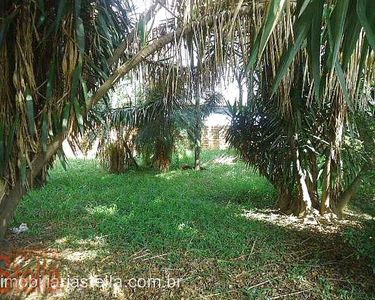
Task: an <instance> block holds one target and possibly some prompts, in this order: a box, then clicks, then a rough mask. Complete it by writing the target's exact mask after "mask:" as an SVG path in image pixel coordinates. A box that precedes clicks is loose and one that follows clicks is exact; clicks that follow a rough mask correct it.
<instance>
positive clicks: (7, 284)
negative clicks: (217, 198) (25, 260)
mask: <svg viewBox="0 0 375 300" xmlns="http://www.w3.org/2000/svg"><path fill="white" fill-rule="evenodd" d="M0 260H1V261H2V265H1V267H0V294H10V293H14V294H19V293H27V294H29V293H40V294H59V293H64V292H68V291H70V290H77V289H82V290H84V289H101V290H103V291H107V292H112V293H117V292H120V291H122V290H124V289H177V288H179V287H181V283H182V279H181V278H174V277H170V276H169V275H166V276H163V277H148V278H143V277H138V278H122V277H120V276H117V275H112V274H89V275H88V276H70V275H66V276H62V275H61V274H60V271H59V270H58V269H49V268H48V267H47V265H46V263H45V262H39V261H38V262H36V263H35V264H34V265H33V267H32V268H28V267H20V265H19V264H16V263H13V262H12V259H11V258H10V257H8V256H7V255H4V254H2V255H0ZM64 273H65V272H64Z"/></svg>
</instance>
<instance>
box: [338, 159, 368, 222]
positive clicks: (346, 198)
mask: <svg viewBox="0 0 375 300" xmlns="http://www.w3.org/2000/svg"><path fill="white" fill-rule="evenodd" d="M366 170H368V166H364V167H363V168H362V170H361V171H360V172H359V174H358V175H357V177H356V178H354V180H353V181H352V183H351V184H350V185H349V187H348V188H347V189H346V190H345V191H344V192H343V193H342V194H341V195H340V197H339V199H338V201H337V203H336V208H335V213H336V215H337V216H338V217H339V218H342V215H343V211H344V209H345V207H346V206H347V205H348V204H349V202H350V200H351V198H352V197H353V195H354V194H355V192H356V191H357V189H358V187H359V186H360V184H361V182H362V179H363V177H364V172H365V171H366Z"/></svg>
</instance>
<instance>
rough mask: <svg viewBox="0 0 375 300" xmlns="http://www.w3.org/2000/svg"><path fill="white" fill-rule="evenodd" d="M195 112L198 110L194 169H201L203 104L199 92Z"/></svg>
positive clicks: (196, 97)
mask: <svg viewBox="0 0 375 300" xmlns="http://www.w3.org/2000/svg"><path fill="white" fill-rule="evenodd" d="M195 112H196V124H195V138H196V141H195V151H194V169H195V170H196V171H200V169H201V140H202V120H201V105H200V95H199V93H198V92H197V93H196V96H195Z"/></svg>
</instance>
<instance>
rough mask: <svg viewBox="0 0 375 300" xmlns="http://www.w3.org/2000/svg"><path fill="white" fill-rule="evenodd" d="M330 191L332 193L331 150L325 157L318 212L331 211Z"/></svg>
mask: <svg viewBox="0 0 375 300" xmlns="http://www.w3.org/2000/svg"><path fill="white" fill-rule="evenodd" d="M331 193H332V151H330V154H329V156H328V158H327V161H326V164H325V167H324V185H323V195H322V203H321V208H320V214H322V215H323V214H326V213H331V212H332V210H331Z"/></svg>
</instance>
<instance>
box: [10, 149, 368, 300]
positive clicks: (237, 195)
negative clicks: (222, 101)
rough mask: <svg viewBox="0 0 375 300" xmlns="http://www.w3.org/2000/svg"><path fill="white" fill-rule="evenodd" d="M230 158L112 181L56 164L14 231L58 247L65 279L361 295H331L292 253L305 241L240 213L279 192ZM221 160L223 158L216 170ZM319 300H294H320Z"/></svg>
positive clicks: (242, 293) (261, 295)
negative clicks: (155, 277)
mask: <svg viewBox="0 0 375 300" xmlns="http://www.w3.org/2000/svg"><path fill="white" fill-rule="evenodd" d="M232 156H233V153H232V152H229V153H228V152H223V151H209V152H203V154H202V161H203V165H204V166H205V168H206V170H203V171H200V172H197V171H194V170H186V171H184V170H181V169H180V168H179V165H182V164H189V165H192V164H193V160H192V158H190V160H189V158H188V157H187V158H186V157H185V158H184V159H183V160H181V159H180V160H179V161H177V162H175V163H174V165H173V167H172V170H171V172H169V173H166V174H160V173H159V172H158V171H157V170H147V169H140V170H131V171H129V172H127V173H125V174H121V175H113V174H108V173H106V172H105V171H103V170H102V169H101V168H100V166H99V165H98V163H97V162H96V161H94V160H76V161H74V160H73V161H71V162H70V163H69V167H68V171H67V172H66V171H64V170H63V169H62V167H61V166H60V165H59V164H57V165H56V167H55V169H54V170H53V171H52V172H51V177H50V180H49V183H48V184H47V185H46V186H45V187H42V188H40V189H38V190H34V191H32V192H31V193H30V194H29V195H28V196H27V197H26V198H25V199H24V200H23V201H22V202H21V205H20V206H19V208H18V210H17V214H16V219H15V221H14V224H13V225H14V226H17V225H19V223H27V225H28V227H29V228H30V231H29V232H27V233H25V234H23V235H20V236H19V240H22V239H23V238H26V237H27V239H29V240H30V239H33V238H35V239H36V238H38V239H39V240H40V239H42V240H43V243H44V247H48V248H54V249H58V251H60V252H61V254H62V255H63V256H64V262H63V263H65V264H66V265H65V268H64V270H65V272H66V273H67V274H68V273H69V272H70V273H71V272H73V273H74V272H75V273H77V274H84V275H85V276H87V274H90V273H95V272H99V273H100V272H102V273H103V272H106V273H116V274H120V275H121V276H125V277H127V278H130V277H134V276H141V275H142V276H148V275H147V274H149V272H150V269H152V270H153V272H154V273H155V274H159V275H163V274H162V273H163V272H164V271H163V270H175V272H176V274H177V275H178V276H180V277H183V278H185V281H184V284H185V286H186V287H187V289H186V290H184V293H185V295H190V296H191V298H197V297H198V296H199V295H200V293H196V294H195V292H193V290H194V291H195V290H198V291H199V289H203V290H204V293H205V295H206V296H207V297H213V298H215V297H216V298H222V297H223V298H225V297H227V298H228V299H234V298H236V299H237V298H244V299H267V298H269V297H270V296H277V295H280V294H282V292H283V289H284V290H285V292H290V290H292V289H298V288H303V287H304V286H303V285H301V284H300V281H301V280H302V279H303V280H304V281H306V282H307V283H306V284H307V285H311V286H312V287H314V289H315V290H317V291H318V292H317V293H318V294H319V291H321V293H323V292H324V293H325V295H328V296H332V295H333V294H335V295H336V294H338V293H339V291H341V292H340V293H344V294H345V291H346V292H347V294H348V295H353V294H354V295H360V296H361V297H362V295H363V293H362V292H361V291H360V290H359V289H358V287H353V291H347V290H345V289H341V288H339V287H337V286H335V284H331V283H330V288H329V289H328V288H327V286H328V285H327V284H326V283H324V282H323V281H316V280H315V279H314V278H315V277H312V275H311V273H312V267H311V265H310V262H309V261H305V260H301V261H299V260H298V259H297V258H298V255H296V256H293V255H292V254H290V253H289V252H290V249H291V247H293V246H295V245H296V244H297V245H298V243H301V245H302V243H303V241H304V240H305V239H306V237H305V236H303V237H296V236H295V232H291V231H290V229H289V228H283V227H282V226H279V225H278V224H276V223H274V222H272V221H270V222H265V220H263V219H259V220H256V219H254V218H252V219H249V218H246V216H244V214H243V211H244V210H247V211H254V209H264V208H271V207H273V205H274V203H275V191H274V190H273V188H272V186H271V185H270V184H269V183H268V182H267V181H266V180H265V179H264V178H261V177H259V176H258V175H257V174H256V173H255V172H254V171H253V170H251V169H250V168H247V167H246V166H245V165H244V164H243V163H242V162H240V161H238V160H231V162H230V163H228V161H229V160H228V159H227V158H228V157H232ZM218 157H225V160H224V161H223V160H221V161H220V160H219V161H217V162H216V163H215V160H216V159H217V158H218ZM13 225H12V226H13ZM301 247H302V248H303V250H306V248H305V246H304V245H302V246H301ZM313 251H316V250H315V249H314V250H313ZM317 252H319V249H318V250H317ZM314 253H315V252H314ZM290 256H292V258H290ZM315 262H316V260H314V263H315ZM168 272H169V271H168ZM177 275H176V276H177ZM321 277H322V278H325V277H324V275H322V276H321ZM202 282H204V284H203V283H202ZM202 285H203V286H204V287H202ZM309 293H310V294H309ZM318 294H316V293H315V294H314V293H313V292H307V294H306V293H305V294H298V295H299V296H300V298H298V297H296V299H304V298H303V297H310V299H317V298H316V295H318ZM210 295H211V296H210ZM212 295H216V296H212ZM328 296H327V297H328ZM80 297H82V295H80V294H77V296H72V295H69V296H67V298H69V299H82V298H80ZM358 297H359V296H358ZM99 298H100V296H97V297H96V298H95V297H94V298H93V299H99ZM156 298H158V297H156ZM178 298H180V297H178ZM100 299H101V298H100ZM108 299H110V298H108ZM332 299H338V298H334V297H333V298H332ZM342 299H350V298H342ZM358 299H359V298H358ZM361 299H366V296H364V298H361ZM368 299H370V298H368Z"/></svg>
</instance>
